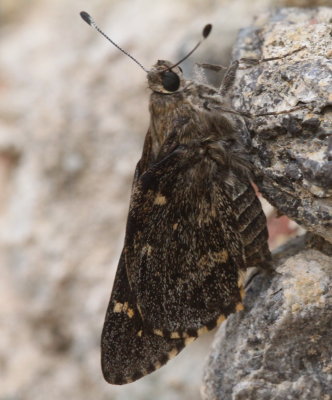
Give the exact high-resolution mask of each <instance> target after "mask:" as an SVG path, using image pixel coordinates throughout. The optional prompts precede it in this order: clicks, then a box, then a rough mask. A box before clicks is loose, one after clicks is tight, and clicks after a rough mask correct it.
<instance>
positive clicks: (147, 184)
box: [102, 60, 270, 384]
mask: <svg viewBox="0 0 332 400" xmlns="http://www.w3.org/2000/svg"><path fill="white" fill-rule="evenodd" d="M169 65H171V64H170V63H169V62H167V61H162V60H160V61H158V63H157V64H156V65H155V67H154V68H155V69H154V68H153V69H152V70H151V71H149V72H148V82H149V86H150V88H151V89H152V91H153V93H152V95H151V98H150V116H151V121H150V127H149V130H148V133H147V135H146V139H145V144H144V149H143V154H142V158H141V160H140V161H139V163H138V165H137V167H136V171H135V177H134V183H133V187H132V194H131V201H130V208H129V214H128V220H127V228H126V236H125V243H124V248H123V252H122V255H121V259H120V262H119V266H118V270H117V274H116V277H115V281H114V286H113V291H112V295H111V299H110V302H109V306H108V310H107V313H106V318H105V323H104V329H103V333H102V370H103V374H104V377H105V379H106V380H107V381H108V382H109V383H113V384H124V383H129V382H133V381H135V380H136V379H139V378H140V377H142V376H144V375H146V374H148V373H150V372H152V371H154V370H155V369H157V368H159V367H160V366H162V365H163V364H165V363H166V362H167V361H168V360H169V359H170V358H172V357H174V356H175V355H177V354H178V353H179V351H180V350H181V349H182V348H183V347H184V346H185V345H186V344H188V343H190V342H191V341H193V340H194V339H195V338H196V337H198V336H199V335H201V334H202V333H204V332H206V331H209V330H211V329H213V328H214V327H215V326H217V325H218V324H220V323H221V322H222V321H223V320H224V319H225V318H226V317H227V316H228V315H229V314H230V313H233V312H235V311H237V310H240V309H241V308H242V304H241V300H242V282H241V277H242V275H243V274H242V272H243V271H245V270H246V268H248V267H249V266H261V265H262V266H263V268H264V267H265V265H264V264H266V260H267V259H268V258H269V256H270V254H269V250H268V246H267V236H268V235H267V229H266V219H265V216H264V214H263V212H262V208H261V205H260V202H259V200H258V199H257V197H256V194H255V191H254V189H253V187H252V185H251V183H250V178H249V176H250V172H249V169H250V166H248V162H247V160H246V157H245V156H244V154H243V150H242V148H241V146H240V147H238V145H239V142H238V139H237V137H236V135H237V130H236V128H235V125H234V124H233V122H232V120H231V119H229V118H228V117H225V115H223V113H221V112H220V111H216V110H217V109H218V107H219V106H220V104H222V98H221V96H220V94H219V93H218V92H217V91H216V90H214V89H213V88H211V87H208V86H204V85H199V84H196V83H192V82H188V81H185V80H183V78H182V76H181V71H179V70H178V69H177V70H176V73H175V72H174V71H173V70H172V71H169V70H168V69H167V68H169ZM165 71H166V72H167V79H164V78H165V76H164V73H165ZM178 89H179V90H178ZM170 91H171V93H170Z"/></svg>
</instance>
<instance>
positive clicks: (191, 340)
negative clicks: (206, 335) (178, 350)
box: [184, 336, 196, 346]
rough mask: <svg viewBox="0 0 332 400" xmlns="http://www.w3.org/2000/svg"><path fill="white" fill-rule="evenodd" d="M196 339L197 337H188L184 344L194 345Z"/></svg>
mask: <svg viewBox="0 0 332 400" xmlns="http://www.w3.org/2000/svg"><path fill="white" fill-rule="evenodd" d="M195 339H196V338H195V337H192V336H190V337H187V338H186V339H185V340H184V344H185V345H186V346H187V345H188V344H190V343H192V342H193V341H194V340H195Z"/></svg>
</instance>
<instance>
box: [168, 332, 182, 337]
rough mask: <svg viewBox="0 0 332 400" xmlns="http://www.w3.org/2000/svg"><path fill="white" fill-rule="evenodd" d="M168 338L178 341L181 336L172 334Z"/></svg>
mask: <svg viewBox="0 0 332 400" xmlns="http://www.w3.org/2000/svg"><path fill="white" fill-rule="evenodd" d="M170 338H171V339H180V338H181V335H180V333H179V332H172V333H171V335H170Z"/></svg>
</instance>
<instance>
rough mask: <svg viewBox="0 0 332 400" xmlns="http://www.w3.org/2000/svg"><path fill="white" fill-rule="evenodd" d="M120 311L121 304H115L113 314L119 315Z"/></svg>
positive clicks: (121, 308)
mask: <svg viewBox="0 0 332 400" xmlns="http://www.w3.org/2000/svg"><path fill="white" fill-rule="evenodd" d="M122 310H123V304H122V303H115V305H114V307H113V312H115V313H119V312H122Z"/></svg>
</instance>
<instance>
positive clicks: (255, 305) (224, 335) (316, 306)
mask: <svg viewBox="0 0 332 400" xmlns="http://www.w3.org/2000/svg"><path fill="white" fill-rule="evenodd" d="M275 264H276V273H275V274H274V275H273V276H262V275H258V276H256V277H255V278H254V279H253V281H252V283H251V284H250V285H249V289H248V291H247V296H246V300H245V310H244V311H241V312H240V313H238V314H236V315H232V316H231V317H229V318H228V320H227V323H225V324H224V325H223V326H222V327H221V329H220V330H219V331H218V333H217V335H216V337H215V341H214V343H213V346H212V349H211V354H210V357H209V359H208V362H207V365H206V368H205V375H204V379H203V381H204V383H203V387H202V396H203V399H205V400H217V399H222V400H265V399H266V400H284V399H289V400H295V399H301V400H330V399H332V335H331V329H332V285H331V281H332V268H331V257H330V256H328V255H325V254H323V253H321V252H319V251H317V250H315V249H308V248H306V247H305V245H304V240H303V239H300V240H299V239H297V240H295V242H293V244H292V245H290V246H288V249H287V250H286V249H283V251H281V252H280V253H279V256H276V257H275Z"/></svg>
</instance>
